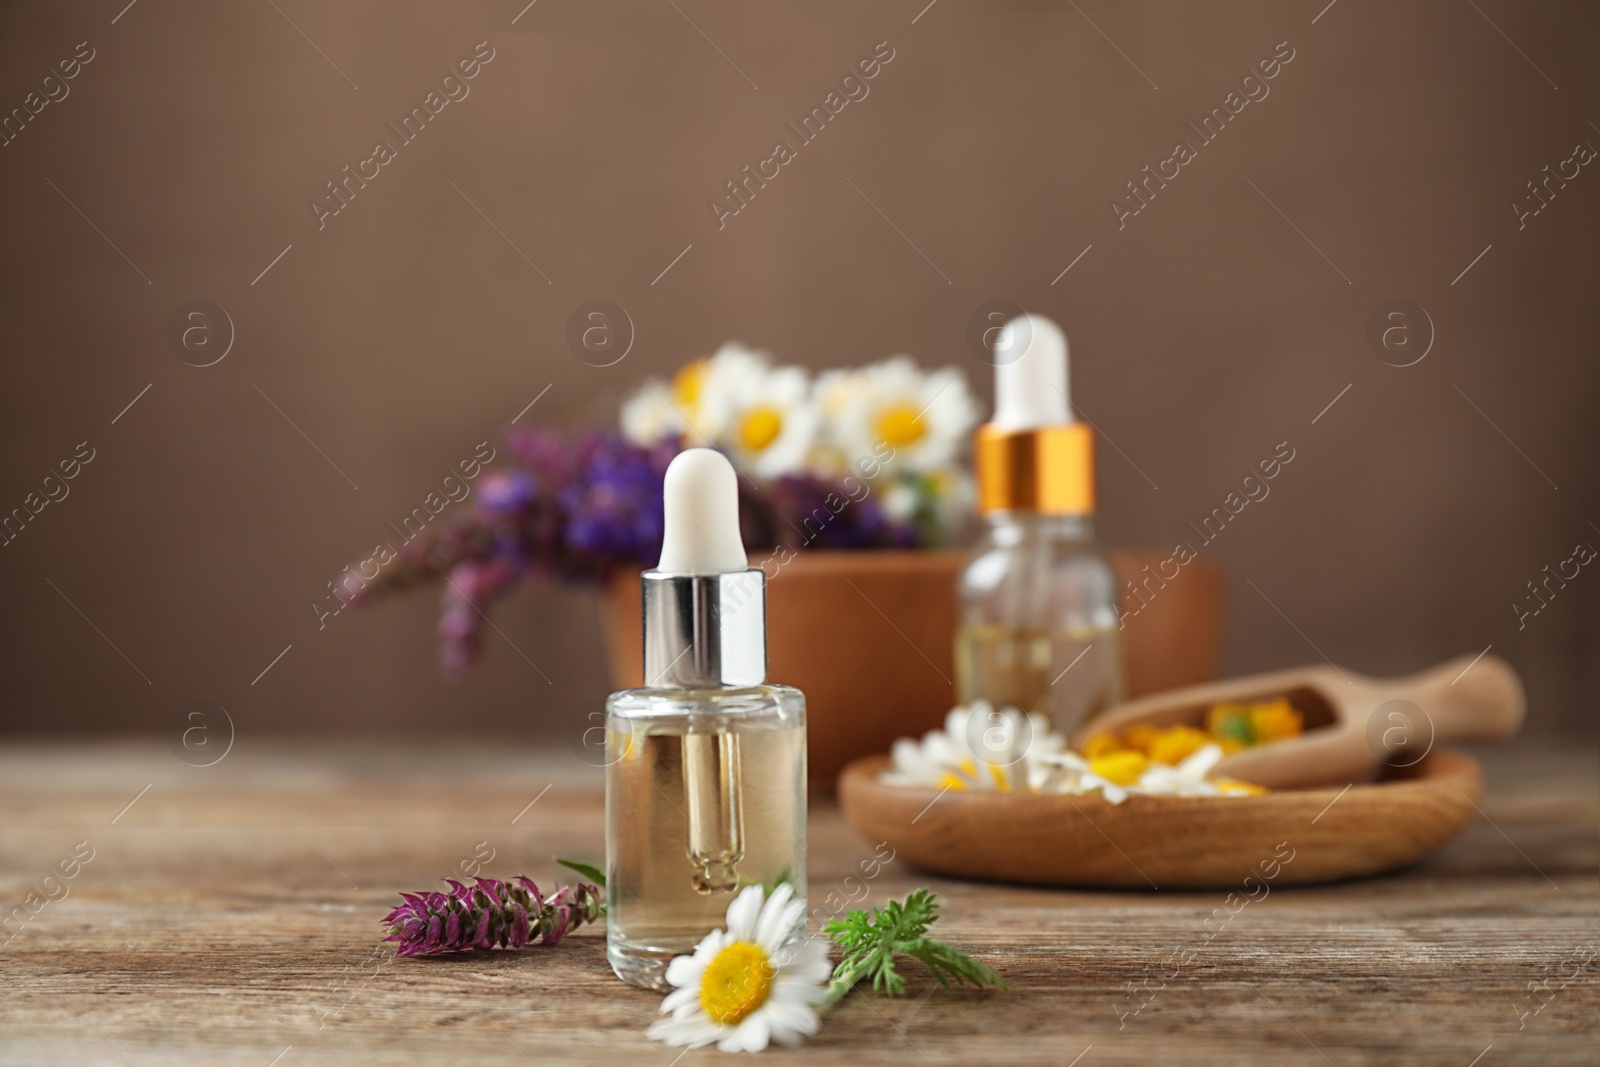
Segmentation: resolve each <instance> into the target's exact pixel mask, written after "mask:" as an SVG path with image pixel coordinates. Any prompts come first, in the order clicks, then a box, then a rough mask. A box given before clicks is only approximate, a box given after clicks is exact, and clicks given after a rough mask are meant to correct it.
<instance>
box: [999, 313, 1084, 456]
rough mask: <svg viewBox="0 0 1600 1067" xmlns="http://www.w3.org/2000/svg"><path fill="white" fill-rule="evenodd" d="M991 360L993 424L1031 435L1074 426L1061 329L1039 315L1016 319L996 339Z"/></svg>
mask: <svg viewBox="0 0 1600 1067" xmlns="http://www.w3.org/2000/svg"><path fill="white" fill-rule="evenodd" d="M994 356H995V368H994V418H993V419H991V420H990V422H991V423H992V424H993V425H995V426H998V427H1000V428H1001V429H1004V430H1035V429H1038V428H1039V427H1041V426H1060V425H1062V424H1063V423H1068V422H1073V421H1075V420H1074V419H1073V416H1072V405H1071V404H1069V403H1068V396H1069V395H1070V394H1069V393H1068V385H1067V336H1066V334H1064V333H1062V332H1061V327H1059V326H1057V325H1056V324H1055V323H1054V322H1051V321H1050V320H1049V319H1047V318H1045V317H1044V316H1043V315H1018V316H1017V317H1016V318H1014V319H1012V320H1011V321H1010V322H1008V323H1006V325H1005V329H1003V330H1002V331H1001V332H1000V335H999V337H998V338H996V341H995V346H994Z"/></svg>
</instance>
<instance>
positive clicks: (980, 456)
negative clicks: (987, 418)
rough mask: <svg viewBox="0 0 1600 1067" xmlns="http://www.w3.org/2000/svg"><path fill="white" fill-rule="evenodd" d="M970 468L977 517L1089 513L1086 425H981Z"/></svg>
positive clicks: (1090, 461) (1090, 454) (1089, 436)
mask: <svg viewBox="0 0 1600 1067" xmlns="http://www.w3.org/2000/svg"><path fill="white" fill-rule="evenodd" d="M973 466H974V468H975V469H976V473H977V479H978V511H979V513H980V514H987V513H989V512H991V511H1034V512H1039V513H1040V514H1044V515H1084V514H1088V513H1089V512H1092V511H1094V433H1093V431H1092V430H1091V429H1090V428H1089V426H1088V425H1087V424H1086V423H1081V422H1068V423H1062V424H1060V425H1057V426H1040V427H1037V428H1035V429H1028V430H1008V429H1005V428H1003V427H1000V426H996V425H994V424H993V423H986V424H985V425H983V426H980V427H978V432H977V436H976V438H975V439H974V441H973Z"/></svg>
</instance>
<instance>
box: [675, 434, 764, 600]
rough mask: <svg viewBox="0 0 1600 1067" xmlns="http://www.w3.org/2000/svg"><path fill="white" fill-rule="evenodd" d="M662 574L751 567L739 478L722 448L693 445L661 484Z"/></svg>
mask: <svg viewBox="0 0 1600 1067" xmlns="http://www.w3.org/2000/svg"><path fill="white" fill-rule="evenodd" d="M662 494H663V501H662V503H663V510H664V511H665V516H664V529H663V531H662V538H661V562H660V563H658V564H656V570H657V571H658V572H660V573H662V574H726V573H729V572H730V571H742V570H746V569H747V568H748V567H749V566H750V561H749V559H748V558H747V557H746V556H745V554H744V540H743V539H742V538H741V537H740V536H739V478H738V475H736V474H735V473H734V471H733V464H731V463H729V462H728V457H727V456H724V455H723V454H722V453H721V452H718V451H716V450H715V449H710V448H690V449H687V450H685V451H683V452H680V453H678V455H677V456H676V457H675V458H674V459H673V461H672V462H671V463H670V464H668V465H667V475H666V481H665V484H664V485H663V486H662Z"/></svg>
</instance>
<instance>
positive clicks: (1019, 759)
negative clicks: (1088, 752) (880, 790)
mask: <svg viewBox="0 0 1600 1067" xmlns="http://www.w3.org/2000/svg"><path fill="white" fill-rule="evenodd" d="M1065 747H1066V739H1065V738H1064V737H1062V736H1061V735H1060V734H1053V733H1051V732H1050V724H1049V720H1047V719H1046V718H1045V717H1044V716H1042V715H1024V714H1023V713H1022V712H1020V711H1018V710H1017V709H1016V708H1002V709H1000V710H999V711H996V710H995V709H994V707H993V706H991V705H990V704H988V703H987V702H985V701H981V700H980V701H977V702H975V703H973V704H972V705H970V706H966V705H963V706H960V707H956V708H952V709H951V710H950V713H949V714H948V715H946V716H945V720H944V729H942V730H933V731H930V732H929V733H927V734H925V735H924V736H923V738H922V739H921V740H920V741H918V740H914V739H912V738H909V737H902V738H900V739H899V740H897V741H896V742H895V743H894V745H893V747H891V749H890V751H889V756H890V768H889V770H887V771H885V772H884V773H883V780H884V781H886V782H891V783H894V784H898V785H931V786H938V787H940V788H944V789H977V790H993V791H996V792H1001V793H1009V792H1012V791H1013V790H1016V791H1019V792H1021V791H1026V790H1028V789H1029V788H1031V783H1032V779H1033V778H1034V777H1035V767H1036V765H1037V763H1038V761H1040V760H1042V759H1044V758H1046V757H1049V756H1053V755H1055V754H1056V753H1059V752H1061V750H1062V749H1063V748H1065Z"/></svg>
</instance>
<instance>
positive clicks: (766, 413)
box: [690, 344, 819, 478]
mask: <svg viewBox="0 0 1600 1067" xmlns="http://www.w3.org/2000/svg"><path fill="white" fill-rule="evenodd" d="M818 421H819V420H818V418H817V411H816V405H815V402H814V401H813V398H812V396H811V381H810V379H809V377H808V376H807V375H806V372H805V371H804V370H801V369H800V368H799V367H772V366H770V365H769V363H768V362H767V360H766V358H765V357H764V356H761V355H758V354H757V353H753V352H750V351H749V350H748V349H744V348H743V347H742V346H738V345H733V344H728V345H724V346H723V347H722V349H721V350H719V351H718V352H717V354H716V355H714V356H712V357H711V360H710V362H709V363H708V365H707V367H706V370H705V374H704V379H703V381H702V382H701V384H700V386H699V389H698V396H697V404H696V409H695V414H694V415H693V423H692V425H691V427H690V430H691V432H699V433H701V434H704V435H705V437H706V438H707V439H708V441H709V443H711V444H713V445H716V446H718V447H720V448H722V449H724V450H725V451H726V452H727V453H728V457H729V458H730V459H731V460H733V463H734V465H735V466H736V467H739V468H740V469H742V470H746V471H748V472H750V473H751V474H752V475H754V476H755V477H757V478H776V477H779V476H780V475H784V474H791V473H794V472H797V471H799V470H801V469H803V468H804V466H805V464H806V459H807V456H808V455H809V454H810V452H811V446H812V444H813V442H814V441H815V440H816V434H817V426H818Z"/></svg>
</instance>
